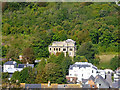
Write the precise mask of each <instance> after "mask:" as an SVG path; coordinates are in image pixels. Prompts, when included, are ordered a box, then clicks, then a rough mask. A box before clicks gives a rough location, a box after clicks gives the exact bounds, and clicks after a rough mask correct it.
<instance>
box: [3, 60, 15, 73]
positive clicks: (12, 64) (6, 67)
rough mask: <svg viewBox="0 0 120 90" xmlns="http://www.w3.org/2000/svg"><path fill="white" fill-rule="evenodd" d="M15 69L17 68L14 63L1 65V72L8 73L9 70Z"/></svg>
mask: <svg viewBox="0 0 120 90" xmlns="http://www.w3.org/2000/svg"><path fill="white" fill-rule="evenodd" d="M16 67H17V63H16V62H15V61H8V62H7V63H5V64H4V65H3V72H8V70H9V69H12V68H16Z"/></svg>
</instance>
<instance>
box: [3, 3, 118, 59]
mask: <svg viewBox="0 0 120 90" xmlns="http://www.w3.org/2000/svg"><path fill="white" fill-rule="evenodd" d="M117 18H118V6H117V5H116V4H115V3H110V2H109V3H91V2H88V3H87V2H82V3H60V2H58V3H47V2H46V3H7V5H6V7H5V9H4V11H3V17H2V26H3V28H2V35H3V38H2V39H3V40H2V43H3V44H2V48H3V57H13V58H14V57H15V58H18V55H20V54H23V50H24V49H25V48H28V47H31V48H33V50H34V53H35V57H36V58H42V57H48V56H49V52H48V45H49V44H50V43H52V42H53V41H63V40H66V39H68V38H71V39H73V40H74V41H76V43H77V47H78V48H79V46H80V45H81V44H83V43H84V42H92V44H93V46H94V47H95V48H96V49H97V50H98V53H104V52H118V41H119V39H118V19H117ZM11 52H12V53H13V54H12V55H10V54H9V53H11Z"/></svg>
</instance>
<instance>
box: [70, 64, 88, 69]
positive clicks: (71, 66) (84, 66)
mask: <svg viewBox="0 0 120 90" xmlns="http://www.w3.org/2000/svg"><path fill="white" fill-rule="evenodd" d="M73 67H79V69H80V68H82V67H83V68H86V67H90V65H87V64H84V65H77V64H73V65H70V68H69V69H73Z"/></svg>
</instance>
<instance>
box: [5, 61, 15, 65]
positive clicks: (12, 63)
mask: <svg viewBox="0 0 120 90" xmlns="http://www.w3.org/2000/svg"><path fill="white" fill-rule="evenodd" d="M15 63H16V61H7V62H6V63H5V64H4V65H15Z"/></svg>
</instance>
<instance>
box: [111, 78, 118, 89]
mask: <svg viewBox="0 0 120 90" xmlns="http://www.w3.org/2000/svg"><path fill="white" fill-rule="evenodd" d="M112 86H113V88H119V87H120V79H119V80H118V81H117V82H114V83H113V84H112Z"/></svg>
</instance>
